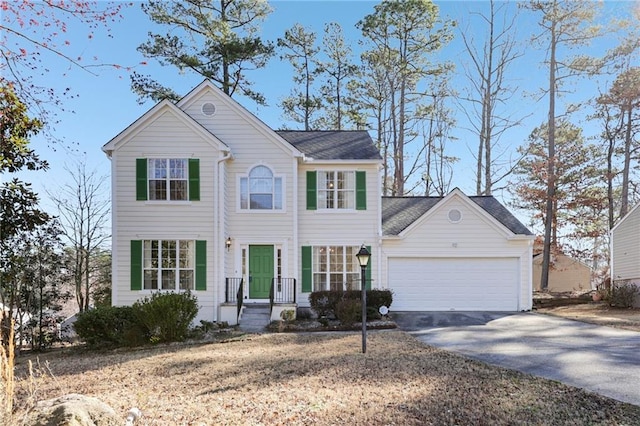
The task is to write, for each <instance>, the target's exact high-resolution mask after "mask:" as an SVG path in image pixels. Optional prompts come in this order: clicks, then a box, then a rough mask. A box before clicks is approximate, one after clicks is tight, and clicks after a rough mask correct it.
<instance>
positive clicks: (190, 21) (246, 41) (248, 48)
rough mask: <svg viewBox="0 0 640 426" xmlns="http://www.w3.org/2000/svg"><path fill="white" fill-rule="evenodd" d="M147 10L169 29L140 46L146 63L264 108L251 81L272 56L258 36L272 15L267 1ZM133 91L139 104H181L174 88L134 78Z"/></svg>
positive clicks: (149, 6)
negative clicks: (204, 80)
mask: <svg viewBox="0 0 640 426" xmlns="http://www.w3.org/2000/svg"><path fill="white" fill-rule="evenodd" d="M142 10H143V11H144V12H145V13H146V14H147V16H148V17H149V19H151V21H152V22H154V23H156V24H161V25H165V26H166V27H167V28H168V31H167V33H166V34H157V33H152V32H149V41H147V42H145V43H143V44H141V45H140V46H138V51H140V52H141V53H142V54H143V55H144V56H145V57H147V58H153V59H157V60H158V62H159V63H160V64H161V65H173V66H175V67H176V68H177V69H178V70H179V71H180V72H181V73H182V72H193V73H195V74H198V75H201V76H202V77H204V78H208V79H211V80H212V81H214V82H216V83H217V84H218V85H219V86H220V88H221V89H222V91H223V92H224V93H226V94H227V95H229V96H233V95H234V94H236V93H239V94H242V95H244V96H247V97H248V98H250V99H252V100H254V101H255V102H257V103H258V104H265V99H264V96H262V95H261V94H260V93H259V92H256V91H254V90H253V88H252V83H251V82H250V81H249V80H248V78H247V76H246V72H247V71H251V70H255V69H257V68H262V67H264V66H265V65H266V63H267V61H268V60H269V58H270V57H271V56H272V54H273V45H272V43H270V42H265V41H263V40H262V38H260V36H259V29H260V28H259V24H260V22H261V21H263V20H264V19H265V18H266V17H267V16H268V15H269V13H270V12H271V8H270V7H269V5H268V3H267V2H266V1H265V0H216V1H211V0H184V1H179V2H167V1H156V0H152V1H149V2H148V3H143V5H142ZM131 88H132V89H133V91H134V92H135V93H136V94H138V96H139V101H140V102H144V100H146V99H147V98H151V99H153V100H154V101H159V100H162V99H173V100H177V99H179V96H178V94H177V93H176V92H174V91H173V90H172V89H171V88H170V87H167V86H165V85H163V84H161V83H159V82H157V81H155V80H154V79H152V78H151V77H150V76H143V75H140V74H138V73H135V72H134V73H133V75H132V76H131Z"/></svg>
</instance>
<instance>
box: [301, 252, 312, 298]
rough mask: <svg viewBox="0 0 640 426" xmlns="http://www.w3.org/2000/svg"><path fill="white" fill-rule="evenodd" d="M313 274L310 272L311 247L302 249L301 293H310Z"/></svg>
mask: <svg viewBox="0 0 640 426" xmlns="http://www.w3.org/2000/svg"><path fill="white" fill-rule="evenodd" d="M312 281H313V273H312V270H311V246H303V247H302V292H303V293H311V289H312V287H313V286H312Z"/></svg>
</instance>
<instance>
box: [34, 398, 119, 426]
mask: <svg viewBox="0 0 640 426" xmlns="http://www.w3.org/2000/svg"><path fill="white" fill-rule="evenodd" d="M122 423H123V422H122V419H120V418H119V416H118V415H117V414H116V412H115V410H114V409H113V408H111V407H110V406H108V405H107V404H105V403H104V402H102V401H100V400H99V399H97V398H93V397H90V396H84V395H78V394H69V395H65V396H61V397H59V398H54V399H48V400H46V401H39V402H38V403H37V404H36V406H35V408H34V409H33V410H32V411H31V413H29V416H28V418H27V421H26V422H25V424H28V425H33V426H98V425H99V426H110V425H122Z"/></svg>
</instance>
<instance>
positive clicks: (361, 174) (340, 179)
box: [307, 170, 367, 211]
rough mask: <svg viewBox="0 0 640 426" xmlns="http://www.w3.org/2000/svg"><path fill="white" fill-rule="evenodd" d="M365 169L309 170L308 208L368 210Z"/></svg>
mask: <svg viewBox="0 0 640 426" xmlns="http://www.w3.org/2000/svg"><path fill="white" fill-rule="evenodd" d="M366 209H367V178H366V172H365V171H360V170H358V171H355V170H318V171H316V170H309V171H307V210H325V211H328V210H366Z"/></svg>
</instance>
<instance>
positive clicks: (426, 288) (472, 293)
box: [389, 258, 519, 311]
mask: <svg viewBox="0 0 640 426" xmlns="http://www.w3.org/2000/svg"><path fill="white" fill-rule="evenodd" d="M389 286H390V287H391V289H392V290H393V304H392V306H391V309H392V310H394V311H449V310H456V311H516V310H518V287H519V279H518V260H517V258H390V259H389Z"/></svg>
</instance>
